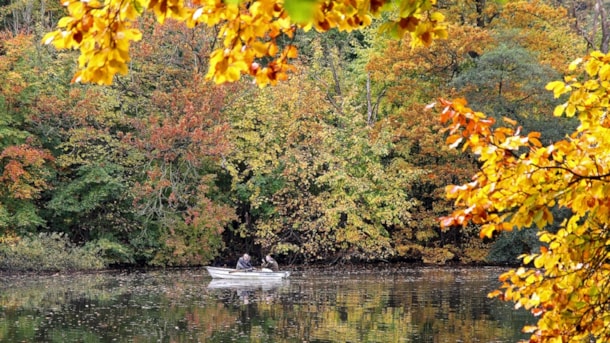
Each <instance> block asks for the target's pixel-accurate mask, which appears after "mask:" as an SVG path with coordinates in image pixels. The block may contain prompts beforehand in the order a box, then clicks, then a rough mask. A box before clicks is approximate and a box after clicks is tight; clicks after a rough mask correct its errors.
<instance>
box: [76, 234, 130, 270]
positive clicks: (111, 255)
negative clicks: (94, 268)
mask: <svg viewBox="0 0 610 343" xmlns="http://www.w3.org/2000/svg"><path fill="white" fill-rule="evenodd" d="M84 250H85V251H87V252H90V253H91V254H93V255H95V256H99V257H100V258H101V259H102V260H103V261H104V264H105V265H109V266H112V265H116V264H133V263H134V262H135V259H134V251H133V249H132V248H130V247H129V246H127V245H125V244H122V243H119V242H117V241H116V240H114V239H112V238H100V239H97V240H94V241H90V242H87V244H85V246H84Z"/></svg>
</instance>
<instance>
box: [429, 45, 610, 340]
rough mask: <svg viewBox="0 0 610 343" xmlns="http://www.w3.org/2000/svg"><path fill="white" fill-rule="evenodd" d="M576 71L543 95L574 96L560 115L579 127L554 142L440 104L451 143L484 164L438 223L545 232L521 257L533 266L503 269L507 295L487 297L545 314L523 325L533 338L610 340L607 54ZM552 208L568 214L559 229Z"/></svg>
mask: <svg viewBox="0 0 610 343" xmlns="http://www.w3.org/2000/svg"><path fill="white" fill-rule="evenodd" d="M570 70H571V75H568V76H566V77H565V78H564V80H562V81H555V82H551V83H549V84H548V85H547V89H548V90H550V91H552V92H553V93H554V95H555V96H556V97H557V98H564V97H565V96H566V95H568V96H567V100H566V101H565V102H564V103H563V104H561V105H559V106H557V108H556V109H555V110H554V114H555V115H556V116H560V115H566V116H570V117H573V116H576V117H577V118H578V119H579V121H580V126H579V127H578V128H577V129H576V131H575V132H574V133H572V134H571V135H569V136H567V137H566V138H565V139H563V140H561V141H558V142H554V143H552V144H549V145H548V146H543V145H542V144H541V143H540V141H539V140H538V134H537V133H530V134H528V135H520V134H519V128H515V123H514V122H512V121H509V124H510V126H509V127H497V128H495V127H494V126H492V125H493V121H492V120H489V119H487V118H486V117H485V116H484V115H483V114H482V113H477V112H474V111H472V110H471V109H470V108H468V107H467V106H466V103H465V101H463V100H457V101H454V102H448V101H444V102H443V105H444V109H443V112H442V114H441V120H442V121H443V122H445V123H446V125H447V127H448V130H449V136H448V143H449V144H452V145H453V146H455V147H457V146H459V145H462V146H463V148H464V149H470V150H471V151H472V152H474V153H475V154H476V155H478V157H479V160H480V162H481V163H482V166H481V170H480V172H479V173H477V175H476V176H475V178H474V179H473V181H472V182H471V183H469V184H466V185H462V186H450V187H448V188H447V195H448V197H449V198H452V199H455V201H456V204H457V205H458V206H459V207H460V209H458V210H457V211H455V212H454V213H453V214H451V215H450V216H448V217H445V218H442V223H441V224H442V225H443V226H445V227H447V226H451V225H465V224H466V223H468V222H474V223H477V224H481V228H482V229H481V236H485V237H491V236H492V235H493V234H494V233H495V232H497V231H502V230H512V229H522V228H530V227H532V226H533V225H535V226H536V227H537V228H538V229H539V239H540V241H541V243H542V247H541V249H540V252H538V253H533V254H528V255H523V256H521V258H522V259H523V262H524V263H525V265H527V266H529V267H530V268H529V269H528V268H525V267H523V268H519V269H517V270H511V271H509V272H507V273H505V274H504V275H502V277H501V281H502V282H503V285H502V290H498V291H495V292H493V293H492V294H490V295H491V296H496V297H500V298H502V299H505V300H510V301H513V302H515V306H516V307H517V308H519V307H524V308H526V309H528V310H530V311H531V312H532V313H533V314H534V315H536V316H538V317H539V320H538V322H537V324H536V325H532V326H528V327H526V328H525V329H524V331H526V332H529V333H531V334H532V335H531V337H530V342H585V341H587V342H588V341H591V339H593V340H594V341H596V342H607V341H609V340H610V307H609V306H610V259H609V258H610V248H609V247H610V234H609V232H610V230H609V229H610V227H609V225H610V153H609V152H610V122H609V121H608V118H607V116H608V110H609V107H610V54H603V53H600V52H594V53H592V54H591V55H589V56H587V57H585V58H583V59H579V60H577V61H575V62H574V63H572V64H571V65H570ZM555 208H565V209H567V210H569V212H570V215H569V217H568V218H567V219H565V220H564V221H563V222H562V223H554V222H555V220H554V218H553V214H552V213H551V210H553V209H555ZM553 224H559V229H558V230H557V229H551V227H552V226H551V225H553Z"/></svg>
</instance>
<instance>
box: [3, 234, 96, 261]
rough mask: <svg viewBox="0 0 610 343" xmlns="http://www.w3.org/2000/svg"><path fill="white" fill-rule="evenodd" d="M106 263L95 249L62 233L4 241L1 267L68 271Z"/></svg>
mask: <svg viewBox="0 0 610 343" xmlns="http://www.w3.org/2000/svg"><path fill="white" fill-rule="evenodd" d="M106 266H107V265H106V263H105V262H104V260H103V258H102V257H100V256H98V255H97V254H96V252H95V251H92V250H91V249H86V248H84V247H79V246H77V245H75V244H74V243H72V242H71V241H70V240H69V238H68V237H67V236H66V235H64V234H62V233H56V232H54V233H40V234H38V235H37V236H36V235H29V236H25V237H22V238H21V239H19V240H11V241H10V242H4V241H3V242H2V243H0V269H3V270H14V271H68V270H90V269H102V268H105V267H106Z"/></svg>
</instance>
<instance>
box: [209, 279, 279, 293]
mask: <svg viewBox="0 0 610 343" xmlns="http://www.w3.org/2000/svg"><path fill="white" fill-rule="evenodd" d="M288 283H289V281H288V280H286V279H270V280H255V279H249V280H238V279H213V280H212V281H210V283H209V284H208V289H231V290H236V291H243V290H256V289H259V288H261V289H262V290H264V291H268V290H272V289H276V288H278V287H279V286H284V285H287V284H288Z"/></svg>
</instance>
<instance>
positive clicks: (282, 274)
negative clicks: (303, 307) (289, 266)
mask: <svg viewBox="0 0 610 343" xmlns="http://www.w3.org/2000/svg"><path fill="white" fill-rule="evenodd" d="M205 269H207V270H208V273H210V276H211V277H212V278H213V279H237V280H279V279H285V278H287V277H289V276H290V272H289V271H279V272H274V271H272V270H271V269H267V268H263V269H252V270H247V271H246V270H238V269H233V268H220V267H209V266H208V267H205Z"/></svg>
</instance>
